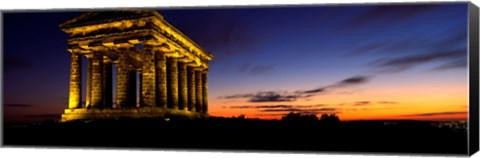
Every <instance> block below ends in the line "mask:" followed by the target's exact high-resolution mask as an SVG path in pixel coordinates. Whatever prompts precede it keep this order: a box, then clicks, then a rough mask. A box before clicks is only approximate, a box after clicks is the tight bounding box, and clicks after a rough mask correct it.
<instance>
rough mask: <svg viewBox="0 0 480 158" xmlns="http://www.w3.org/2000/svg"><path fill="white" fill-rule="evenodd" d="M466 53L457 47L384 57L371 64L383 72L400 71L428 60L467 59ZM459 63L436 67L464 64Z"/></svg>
mask: <svg viewBox="0 0 480 158" xmlns="http://www.w3.org/2000/svg"><path fill="white" fill-rule="evenodd" d="M466 54H467V53H466V50H465V49H463V48H462V49H456V50H450V51H440V52H431V53H428V54H417V55H410V56H403V57H397V58H382V59H378V60H375V61H373V62H371V63H370V64H369V65H371V66H374V67H377V68H379V69H381V72H400V71H404V70H408V69H410V68H412V67H414V66H417V65H421V64H425V63H427V62H432V61H436V60H441V61H452V60H454V61H458V60H466ZM459 63H460V64H459ZM459 63H454V64H449V65H445V66H441V67H440V68H436V69H442V68H443V69H445V68H451V67H456V66H459V65H461V64H463V61H460V62H459ZM461 66H463V65H461ZM465 66H466V65H465Z"/></svg>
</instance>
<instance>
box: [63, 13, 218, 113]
mask: <svg viewBox="0 0 480 158" xmlns="http://www.w3.org/2000/svg"><path fill="white" fill-rule="evenodd" d="M60 28H61V29H62V30H63V31H64V32H66V33H67V34H68V46H67V50H68V51H69V52H70V53H71V65H70V66H71V71H70V89H69V91H70V92H69V99H68V108H67V109H65V111H64V113H63V115H62V118H61V121H62V122H66V121H71V120H79V119H116V118H146V117H147V118H148V117H150V118H151V117H176V116H180V117H186V118H190V119H195V118H205V117H208V97H207V92H208V84H207V73H208V62H209V61H210V60H212V59H213V55H212V54H210V53H208V52H207V51H205V50H204V49H203V48H201V47H200V46H199V45H198V44H197V43H195V42H194V41H193V40H191V39H190V38H189V37H187V36H186V35H184V34H183V33H182V32H180V30H178V29H177V28H175V27H174V26H173V25H171V24H170V23H168V22H167V21H166V20H165V19H164V18H163V16H162V15H161V14H160V13H158V12H156V11H146V10H124V11H101V12H89V13H85V14H82V15H80V16H79V17H76V18H73V19H71V20H68V21H66V22H64V23H62V24H60ZM82 58H86V59H87V60H88V65H87V70H86V72H87V76H86V82H85V83H86V88H85V89H86V90H85V91H86V92H85V104H82V84H84V83H83V82H82ZM114 69H116V74H115V76H114V75H113V70H114ZM114 78H115V79H116V80H115V81H116V83H115V84H116V85H113V83H114V82H113V79H114ZM113 86H115V89H116V92H115V98H114V97H113V96H114V92H113ZM137 89H138V90H137ZM137 93H139V94H137Z"/></svg>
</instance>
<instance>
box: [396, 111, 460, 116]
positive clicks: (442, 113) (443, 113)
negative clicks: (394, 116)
mask: <svg viewBox="0 0 480 158" xmlns="http://www.w3.org/2000/svg"><path fill="white" fill-rule="evenodd" d="M458 114H468V112H465V111H456V112H434V113H421V114H410V115H400V116H437V115H458Z"/></svg>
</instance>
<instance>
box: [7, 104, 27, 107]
mask: <svg viewBox="0 0 480 158" xmlns="http://www.w3.org/2000/svg"><path fill="white" fill-rule="evenodd" d="M3 106H4V107H13V108H29V107H32V106H33V105H32V104H3Z"/></svg>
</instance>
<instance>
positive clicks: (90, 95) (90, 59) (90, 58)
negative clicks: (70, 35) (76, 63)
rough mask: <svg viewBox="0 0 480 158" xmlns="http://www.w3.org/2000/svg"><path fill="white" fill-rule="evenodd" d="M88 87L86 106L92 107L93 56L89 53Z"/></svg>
mask: <svg viewBox="0 0 480 158" xmlns="http://www.w3.org/2000/svg"><path fill="white" fill-rule="evenodd" d="M87 59H88V65H87V88H86V91H87V92H86V96H85V108H91V106H92V56H91V55H87Z"/></svg>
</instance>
